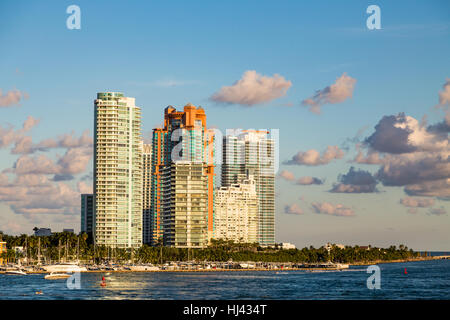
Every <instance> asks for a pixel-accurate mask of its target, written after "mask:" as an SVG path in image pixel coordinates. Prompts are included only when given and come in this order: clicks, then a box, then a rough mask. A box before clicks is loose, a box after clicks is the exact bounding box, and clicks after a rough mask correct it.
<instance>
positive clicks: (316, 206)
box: [311, 202, 355, 217]
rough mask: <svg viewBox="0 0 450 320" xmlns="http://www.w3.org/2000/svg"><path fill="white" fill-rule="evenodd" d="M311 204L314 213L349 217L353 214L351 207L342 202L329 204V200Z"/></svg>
mask: <svg viewBox="0 0 450 320" xmlns="http://www.w3.org/2000/svg"><path fill="white" fill-rule="evenodd" d="M311 206H312V208H313V210H314V212H315V213H318V214H327V215H332V216H341V217H351V216H354V215H355V212H354V211H353V209H351V208H349V207H346V206H344V205H342V204H331V203H329V202H313V203H311Z"/></svg>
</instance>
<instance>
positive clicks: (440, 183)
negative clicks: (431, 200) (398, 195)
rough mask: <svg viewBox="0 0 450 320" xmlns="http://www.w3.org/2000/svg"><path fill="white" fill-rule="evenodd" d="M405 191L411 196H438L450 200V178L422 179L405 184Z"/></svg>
mask: <svg viewBox="0 0 450 320" xmlns="http://www.w3.org/2000/svg"><path fill="white" fill-rule="evenodd" d="M404 190H405V193H406V194H407V195H410V196H424V197H438V198H441V199H442V200H450V179H439V180H435V181H422V182H420V183H416V184H411V185H407V186H405V189H404Z"/></svg>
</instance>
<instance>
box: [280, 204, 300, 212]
mask: <svg viewBox="0 0 450 320" xmlns="http://www.w3.org/2000/svg"><path fill="white" fill-rule="evenodd" d="M284 213H287V214H303V213H304V212H303V209H302V208H300V206H299V205H298V204H296V203H294V204H291V205H289V206H285V207H284Z"/></svg>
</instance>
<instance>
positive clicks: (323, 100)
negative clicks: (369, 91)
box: [302, 72, 356, 114]
mask: <svg viewBox="0 0 450 320" xmlns="http://www.w3.org/2000/svg"><path fill="white" fill-rule="evenodd" d="M355 84H356V79H354V78H352V77H350V76H348V75H347V74H346V73H345V72H344V73H343V74H342V75H341V76H340V77H339V78H337V79H336V82H335V83H333V84H332V85H330V86H328V87H325V88H324V89H322V90H317V91H316V93H315V94H314V96H312V97H310V98H308V99H305V100H303V101H302V104H303V105H304V106H309V107H310V108H309V110H310V111H311V112H313V113H317V114H319V113H320V112H321V109H320V108H321V107H322V106H323V105H324V104H327V103H330V104H335V103H341V102H344V101H345V100H347V99H348V98H351V97H352V95H353V89H354V87H355Z"/></svg>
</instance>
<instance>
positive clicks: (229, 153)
mask: <svg viewBox="0 0 450 320" xmlns="http://www.w3.org/2000/svg"><path fill="white" fill-rule="evenodd" d="M222 157H223V162H222V177H221V180H222V186H223V187H230V186H232V185H234V184H239V183H241V182H242V181H243V180H245V179H246V178H247V176H248V175H252V176H253V178H254V180H255V184H256V193H257V197H258V243H259V244H260V245H261V246H272V245H274V244H275V140H274V139H273V138H270V137H269V131H266V130H243V131H240V133H239V134H236V135H226V136H225V137H224V138H223V145H222Z"/></svg>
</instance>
